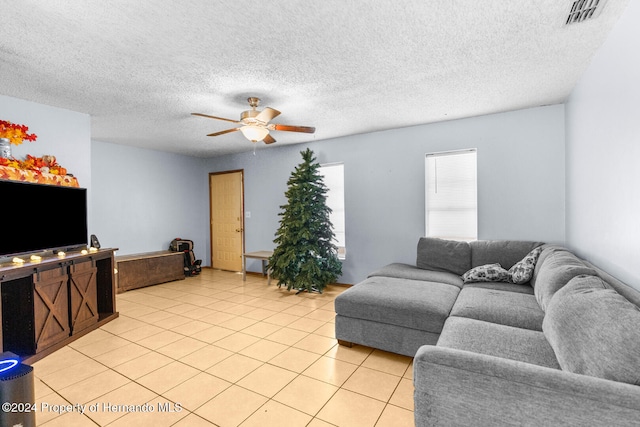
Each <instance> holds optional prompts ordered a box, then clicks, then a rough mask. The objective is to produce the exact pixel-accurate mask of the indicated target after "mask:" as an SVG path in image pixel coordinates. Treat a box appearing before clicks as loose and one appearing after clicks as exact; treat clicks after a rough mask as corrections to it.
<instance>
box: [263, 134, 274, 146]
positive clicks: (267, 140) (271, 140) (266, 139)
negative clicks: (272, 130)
mask: <svg viewBox="0 0 640 427" xmlns="http://www.w3.org/2000/svg"><path fill="white" fill-rule="evenodd" d="M262 141H263V142H264V143H265V144H273V143H274V142H276V140H275V139H274V138H273V137H272V136H271V135H269V134H267V136H265V137H264V139H263V140H262Z"/></svg>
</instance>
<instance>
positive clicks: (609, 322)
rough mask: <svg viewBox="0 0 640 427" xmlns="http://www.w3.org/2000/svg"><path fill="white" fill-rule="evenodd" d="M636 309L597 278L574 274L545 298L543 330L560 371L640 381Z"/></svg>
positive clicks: (639, 315)
mask: <svg viewBox="0 0 640 427" xmlns="http://www.w3.org/2000/svg"><path fill="white" fill-rule="evenodd" d="M639 325H640V309H639V308H638V307H637V306H636V305H634V304H632V303H630V302H629V301H628V300H627V299H626V298H624V297H623V296H622V295H620V294H619V293H617V292H616V291H615V289H611V287H610V286H609V285H608V284H607V283H606V282H604V281H603V280H602V279H600V278H599V277H594V276H578V277H575V278H573V279H572V280H571V281H570V282H569V283H568V284H567V285H566V286H565V287H563V288H562V289H560V290H559V291H558V292H557V293H556V294H555V295H554V297H553V298H552V299H551V301H550V302H549V305H548V307H547V313H546V316H545V319H544V323H543V330H544V334H545V336H546V337H547V339H548V340H549V343H550V344H551V347H553V349H554V351H555V353H556V357H557V358H558V362H559V363H560V366H561V367H562V369H563V370H566V371H570V372H573V373H577V374H584V375H591V376H595V377H599V378H604V379H608V380H613V381H620V382H625V383H629V384H635V385H640V369H638V361H639V360H640V328H639Z"/></svg>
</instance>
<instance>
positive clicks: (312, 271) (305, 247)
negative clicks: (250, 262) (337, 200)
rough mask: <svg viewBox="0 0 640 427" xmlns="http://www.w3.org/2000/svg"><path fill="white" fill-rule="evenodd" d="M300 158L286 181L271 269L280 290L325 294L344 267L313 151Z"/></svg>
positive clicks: (308, 150) (270, 262) (270, 259)
mask: <svg viewBox="0 0 640 427" xmlns="http://www.w3.org/2000/svg"><path fill="white" fill-rule="evenodd" d="M300 154H302V159H303V160H304V161H303V162H302V163H301V164H300V165H298V166H297V167H296V169H295V170H294V171H293V172H292V173H291V177H290V178H289V181H287V185H288V186H289V188H288V189H287V191H286V193H285V195H286V196H287V201H288V203H287V204H286V205H282V206H280V208H281V209H282V210H283V211H282V212H280V213H279V215H280V216H281V217H282V218H281V219H280V228H278V231H277V232H276V238H275V240H274V243H275V244H276V245H277V247H276V248H275V250H274V251H273V255H272V256H271V257H270V258H269V266H268V268H270V269H271V274H272V275H273V277H275V278H277V279H278V287H280V286H283V285H285V286H286V287H287V289H288V290H291V289H297V290H299V291H300V292H301V291H308V292H312V291H317V292H320V293H322V290H323V289H324V288H325V287H326V286H327V285H328V284H329V283H333V282H335V281H336V279H337V278H338V277H339V276H340V275H341V274H342V264H341V263H340V260H339V259H338V248H337V246H336V245H335V244H334V243H333V242H334V241H335V234H334V233H333V227H332V224H331V220H330V219H329V214H330V213H331V208H329V207H328V206H327V203H326V201H327V196H326V194H327V191H328V190H329V189H328V188H327V186H326V185H325V184H324V182H323V179H322V175H320V173H319V172H318V168H319V167H320V165H319V164H318V163H316V158H315V157H313V151H311V150H310V149H308V148H307V149H306V150H305V151H301V152H300Z"/></svg>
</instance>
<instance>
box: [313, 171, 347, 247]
mask: <svg viewBox="0 0 640 427" xmlns="http://www.w3.org/2000/svg"><path fill="white" fill-rule="evenodd" d="M319 172H320V174H321V175H322V176H323V178H324V184H325V185H326V186H327V187H328V188H329V191H328V192H327V206H329V207H330V208H331V211H332V212H331V217H330V219H331V224H332V225H333V232H334V233H335V235H336V240H337V242H334V243H335V244H336V246H338V258H340V259H345V256H346V254H347V249H346V243H345V241H346V238H345V230H344V228H345V227H344V224H345V220H344V164H343V163H331V164H326V165H321V166H320V169H319Z"/></svg>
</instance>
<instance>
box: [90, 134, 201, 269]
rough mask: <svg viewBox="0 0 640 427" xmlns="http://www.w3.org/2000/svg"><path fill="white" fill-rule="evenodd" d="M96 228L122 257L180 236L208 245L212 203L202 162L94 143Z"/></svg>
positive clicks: (197, 250)
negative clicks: (210, 204) (203, 176)
mask: <svg viewBox="0 0 640 427" xmlns="http://www.w3.org/2000/svg"><path fill="white" fill-rule="evenodd" d="M91 148H92V151H91V154H92V155H91V165H92V170H91V172H92V175H93V189H94V194H95V195H94V197H93V224H94V225H93V227H92V233H93V234H95V235H97V236H98V239H99V240H100V244H101V245H102V246H103V247H117V248H120V250H119V251H118V255H125V254H130V253H139V252H150V251H159V250H166V249H168V247H169V242H171V240H172V239H173V238H175V237H181V238H184V239H190V240H193V241H194V244H195V253H196V256H198V257H201V256H203V255H204V253H205V246H207V247H208V245H209V242H208V238H207V233H208V232H207V230H208V222H209V209H208V206H209V201H208V196H207V193H208V191H207V188H205V186H204V185H203V182H202V179H201V177H202V175H204V169H203V162H204V161H203V160H201V159H197V158H194V157H188V156H181V155H178V154H172V153H164V152H160V151H154V150H145V149H140V148H135V147H127V146H124V145H117V144H110V143H106V142H99V141H93V142H92V143H91Z"/></svg>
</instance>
